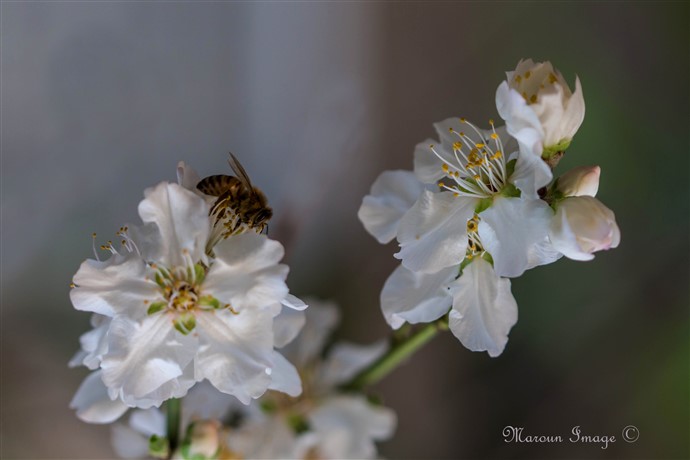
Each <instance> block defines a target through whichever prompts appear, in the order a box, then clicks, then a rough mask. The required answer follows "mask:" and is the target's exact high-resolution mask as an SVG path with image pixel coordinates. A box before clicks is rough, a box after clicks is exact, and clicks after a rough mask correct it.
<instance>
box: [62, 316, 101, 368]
mask: <svg viewBox="0 0 690 460" xmlns="http://www.w3.org/2000/svg"><path fill="white" fill-rule="evenodd" d="M93 316H94V318H92V321H91V322H92V324H94V328H93V329H91V330H90V331H88V332H86V333H84V334H82V336H81V337H80V338H79V342H80V344H81V348H82V350H81V352H80V353H78V356H79V358H77V356H75V357H74V358H73V359H72V360H71V361H70V367H74V366H78V365H82V364H83V365H84V366H86V367H88V368H89V369H91V370H94V369H97V368H98V367H99V366H100V364H101V358H102V356H103V355H104V354H105V353H107V351H108V330H109V329H110V321H111V319H110V318H109V317H107V316H102V315H98V314H94V315H93Z"/></svg>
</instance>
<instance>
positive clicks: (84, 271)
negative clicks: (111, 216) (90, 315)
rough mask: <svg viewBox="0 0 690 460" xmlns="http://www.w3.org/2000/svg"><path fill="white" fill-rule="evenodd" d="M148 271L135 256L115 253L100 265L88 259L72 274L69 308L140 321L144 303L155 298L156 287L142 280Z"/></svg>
mask: <svg viewBox="0 0 690 460" xmlns="http://www.w3.org/2000/svg"><path fill="white" fill-rule="evenodd" d="M149 272H150V269H149V268H148V267H147V266H146V263H145V262H144V261H143V260H142V259H141V258H140V257H139V256H137V255H135V254H129V255H127V256H121V255H119V254H115V255H113V256H112V257H110V258H109V259H108V260H106V261H103V262H99V261H96V260H93V259H88V260H86V261H84V262H83V263H82V264H81V266H80V267H79V270H78V271H77V273H76V274H75V275H74V279H73V281H74V284H75V285H76V287H74V288H73V289H72V290H71V291H70V299H71V300H72V305H74V308H75V309H77V310H82V311H91V312H94V313H99V314H101V315H105V316H110V317H112V316H115V315H116V314H117V313H126V314H127V315H129V316H131V317H133V318H143V317H144V316H145V315H146V306H145V305H144V301H145V300H150V299H152V298H155V297H156V296H158V295H159V291H158V286H156V284H155V283H154V282H152V281H146V279H145V277H146V276H147V274H149Z"/></svg>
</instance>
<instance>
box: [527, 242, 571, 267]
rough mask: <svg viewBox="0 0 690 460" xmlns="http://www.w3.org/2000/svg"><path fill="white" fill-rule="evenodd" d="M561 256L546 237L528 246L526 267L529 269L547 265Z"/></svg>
mask: <svg viewBox="0 0 690 460" xmlns="http://www.w3.org/2000/svg"><path fill="white" fill-rule="evenodd" d="M561 257H563V254H561V253H560V252H558V251H557V250H556V248H554V247H553V245H552V244H551V241H550V240H549V238H548V237H546V238H544V239H543V240H542V241H540V242H538V243H537V244H535V245H533V246H530V250H529V252H528V253H527V268H526V270H529V269H531V268H534V267H538V266H540V265H548V264H550V263H553V262H555V261H557V260H558V259H560V258H561Z"/></svg>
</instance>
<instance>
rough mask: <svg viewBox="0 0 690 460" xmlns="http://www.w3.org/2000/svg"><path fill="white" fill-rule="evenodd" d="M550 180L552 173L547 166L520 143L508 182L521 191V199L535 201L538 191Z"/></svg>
mask: <svg viewBox="0 0 690 460" xmlns="http://www.w3.org/2000/svg"><path fill="white" fill-rule="evenodd" d="M525 137H527V136H525ZM551 179H553V172H551V168H550V167H549V165H548V164H546V162H545V161H544V160H542V159H541V157H540V156H539V155H536V154H534V153H533V152H532V151H530V150H529V149H528V147H526V146H525V145H524V144H522V143H520V154H519V155H518V157H517V163H516V164H515V171H514V172H513V174H512V175H511V176H510V179H509V181H510V182H511V183H513V184H514V185H515V186H516V187H517V188H519V189H520V190H521V191H522V197H523V198H527V199H532V200H536V199H537V198H538V196H539V195H538V193H537V192H538V190H539V189H540V188H542V187H544V186H546V184H548V183H549V182H551Z"/></svg>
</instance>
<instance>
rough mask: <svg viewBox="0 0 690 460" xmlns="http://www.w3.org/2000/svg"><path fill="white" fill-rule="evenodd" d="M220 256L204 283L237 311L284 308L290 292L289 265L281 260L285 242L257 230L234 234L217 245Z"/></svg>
mask: <svg viewBox="0 0 690 460" xmlns="http://www.w3.org/2000/svg"><path fill="white" fill-rule="evenodd" d="M214 251H215V254H216V259H215V261H214V263H213V265H212V266H211V269H210V270H209V272H208V274H207V275H206V279H205V281H204V284H203V286H202V291H203V292H204V293H205V294H210V295H212V296H214V297H216V298H217V299H219V300H221V301H222V302H224V303H229V304H230V305H231V306H232V307H233V308H234V309H235V310H236V311H242V310H244V309H248V308H263V307H267V308H270V309H271V311H272V312H273V314H274V315H277V314H278V313H279V312H280V303H281V301H282V300H283V299H285V297H286V296H287V294H288V288H287V285H286V284H285V278H287V274H288V267H287V266H286V265H282V264H279V263H278V262H279V261H280V259H282V258H283V253H284V251H283V246H282V245H281V244H280V243H278V242H277V241H273V240H269V239H268V238H267V237H266V236H265V235H257V234H256V233H254V232H248V233H243V234H240V235H234V236H231V237H229V238H227V239H225V240H223V241H221V242H219V243H218V244H217V245H216V246H215V247H214Z"/></svg>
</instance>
